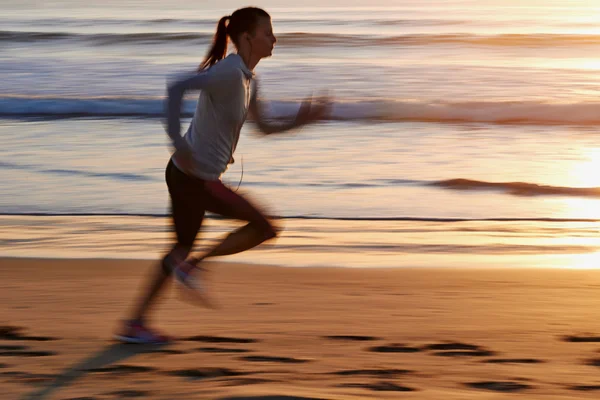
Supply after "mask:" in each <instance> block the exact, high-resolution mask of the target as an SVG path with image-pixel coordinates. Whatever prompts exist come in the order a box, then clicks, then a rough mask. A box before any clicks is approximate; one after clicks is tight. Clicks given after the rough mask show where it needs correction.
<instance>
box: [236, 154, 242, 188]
mask: <svg viewBox="0 0 600 400" xmlns="http://www.w3.org/2000/svg"><path fill="white" fill-rule="evenodd" d="M243 178H244V156H243V155H242V174H241V175H240V181H239V183H238V185H237V187H236V188H235V192H236V193H237V191H238V189H239V188H240V185H241V184H242V179H243Z"/></svg>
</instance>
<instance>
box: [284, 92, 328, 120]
mask: <svg viewBox="0 0 600 400" xmlns="http://www.w3.org/2000/svg"><path fill="white" fill-rule="evenodd" d="M332 105H333V103H332V101H331V99H330V97H329V96H319V97H318V98H317V99H316V101H314V102H313V99H312V96H311V97H308V98H307V99H305V100H304V101H303V102H302V104H300V109H299V110H298V114H297V115H296V119H295V121H294V122H295V124H296V125H297V126H301V125H306V124H309V123H311V122H315V121H319V120H322V119H325V118H326V117H327V116H329V114H330V112H331V107H332Z"/></svg>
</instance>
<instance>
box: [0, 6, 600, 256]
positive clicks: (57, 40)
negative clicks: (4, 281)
mask: <svg viewBox="0 0 600 400" xmlns="http://www.w3.org/2000/svg"><path fill="white" fill-rule="evenodd" d="M1 3H2V11H3V12H2V15H0V25H1V28H0V71H2V79H1V80H0V137H1V138H2V144H3V145H2V148H0V174H1V179H0V190H1V192H2V196H1V198H0V214H2V215H3V217H2V218H0V220H1V221H2V225H1V228H2V229H1V231H0V232H1V237H0V239H2V240H1V242H0V252H2V254H5V255H23V254H27V253H28V254H32V253H33V254H35V255H45V254H55V253H56V251H57V249H56V248H53V247H52V246H53V245H52V243H48V242H46V241H44V240H42V239H41V238H40V237H39V235H36V234H35V233H33V232H35V231H36V230H35V229H29V228H27V227H28V226H31V224H32V223H33V224H34V226H39V227H42V226H45V224H50V225H52V224H54V223H56V221H57V220H56V219H54V217H52V216H59V217H58V218H61V219H60V221H61V222H60V223H61V224H63V226H64V224H67V225H69V224H70V223H71V224H72V226H71V228H72V230H67V231H66V232H63V233H62V234H63V235H67V236H66V239H65V243H69V240H68V238H69V237H71V238H74V237H75V236H73V235H74V233H73V230H74V231H78V232H79V231H81V230H84V231H85V226H86V225H85V224H86V223H85V221H87V219H86V218H87V217H89V216H98V217H99V218H102V217H104V218H125V219H127V221H128V222H127V223H125V224H124V228H123V229H124V230H125V231H127V232H135V231H136V228H135V226H138V225H136V224H137V223H135V222H132V221H135V217H136V216H137V217H139V218H141V219H142V220H144V221H146V219H145V218H153V217H159V218H160V217H164V216H166V215H167V213H168V197H167V192H166V187H165V184H164V178H163V176H164V167H165V165H166V162H167V161H168V158H169V151H170V148H169V143H168V141H167V138H166V135H165V133H164V129H163V100H164V93H165V82H166V80H167V79H168V77H169V76H170V75H171V74H174V73H177V72H181V71H184V70H191V69H194V68H195V67H196V66H197V64H198V63H199V62H200V61H201V60H202V58H203V56H204V54H205V52H206V50H207V46H208V45H209V44H210V41H211V38H212V34H213V33H214V29H215V25H216V21H217V20H218V18H219V17H221V16H222V15H224V14H229V13H230V12H231V11H232V10H234V9H235V8H237V7H239V6H243V5H245V4H242V3H239V2H236V1H224V2H219V4H215V5H210V4H199V3H198V2H193V1H189V0H185V1H184V0H178V1H171V2H169V3H168V4H167V3H166V2H162V1H160V2H159V1H144V2H140V1H133V0H122V1H118V2H117V1H112V0H109V1H105V2H103V3H102V4H96V5H84V4H82V2H79V1H74V0H64V1H49V2H44V3H43V4H38V3H39V2H36V1H7V0H3V1H2V2H1ZM303 4H304V5H303V6H299V5H298V4H297V3H296V2H290V1H287V0H285V1H277V2H275V1H267V2H265V3H264V4H261V6H263V7H264V8H265V9H267V11H269V12H270V14H271V16H272V18H273V26H274V30H275V34H276V36H277V37H278V43H277V46H276V48H275V51H274V56H273V57H272V58H270V59H267V60H263V61H261V63H260V64H259V66H258V67H257V70H256V72H257V73H258V76H259V77H260V80H261V88H262V91H263V93H262V94H263V98H264V101H266V103H267V104H268V112H269V114H270V116H271V117H272V118H274V119H285V118H289V117H290V116H291V115H293V113H294V112H295V110H296V108H297V104H298V101H299V100H301V99H302V98H304V97H306V96H308V95H311V94H318V93H320V92H327V93H329V94H330V95H332V96H333V98H334V100H335V104H334V108H333V110H332V114H331V116H330V117H329V118H328V119H327V120H325V121H322V122H320V123H318V124H315V125H312V126H307V127H305V128H303V129H302V130H299V131H297V132H294V133H290V134H285V135H280V136H277V137H262V136H260V135H259V134H258V133H257V132H256V129H255V128H254V127H253V125H252V123H251V122H249V123H248V124H247V125H246V127H245V128H244V130H243V133H242V139H241V141H240V144H239V146H238V150H237V153H236V163H235V164H233V165H232V166H231V168H230V169H229V170H228V171H227V173H226V174H225V175H224V176H223V180H224V181H225V182H227V183H228V184H230V185H231V186H233V187H234V188H237V187H238V186H239V190H240V192H243V193H249V194H250V195H251V196H252V198H254V199H256V201H257V202H259V203H261V204H262V205H263V206H264V207H265V208H266V209H267V210H268V212H269V214H271V215H273V216H276V217H278V218H280V220H282V221H287V222H285V225H287V226H288V227H289V228H290V230H288V231H287V232H288V233H287V235H288V236H286V238H285V239H283V240H284V241H285V240H290V238H293V237H295V236H298V235H300V236H301V233H302V232H303V230H305V229H307V228H306V226H304V225H303V223H304V222H302V223H300V222H301V221H312V222H310V224H311V228H310V231H311V232H316V233H315V235H316V237H321V235H324V236H323V237H321V241H320V242H319V246H321V247H319V248H317V247H311V249H312V250H311V252H312V253H311V254H312V255H311V257H313V259H319V260H322V261H323V262H330V258H336V256H332V255H334V254H337V255H339V254H344V253H348V252H351V253H353V254H355V255H354V256H352V261H353V262H346V263H344V262H339V264H342V265H345V264H352V265H359V266H363V265H366V264H369V263H371V264H372V265H394V262H397V261H394V257H395V253H394V252H397V254H399V255H401V254H415V253H419V254H429V253H436V254H438V253H439V254H445V255H448V254H452V255H455V256H457V257H458V256H460V255H461V254H464V253H465V252H467V253H469V254H478V253H481V254H491V255H497V254H509V255H510V254H522V253H523V249H522V248H520V247H519V246H516V247H515V246H513V244H514V243H513V242H514V241H515V240H517V241H518V240H519V238H522V237H526V238H527V240H526V241H527V245H531V246H534V247H532V248H530V249H529V250H531V253H535V252H537V253H546V254H554V253H557V254H564V253H565V252H566V253H569V252H572V253H574V254H583V253H585V254H590V253H594V252H595V251H596V250H600V248H599V247H597V246H599V245H600V244H599V243H598V242H597V240H596V238H595V237H596V234H597V233H598V228H599V227H600V222H599V221H600V174H599V173H598V171H599V170H600V145H599V144H598V143H599V139H600V130H599V129H598V123H599V122H600V100H599V96H598V95H599V94H600V74H599V72H600V71H599V70H600V51H599V50H600V27H598V26H597V20H598V17H599V16H600V5H594V4H593V2H589V1H583V0H582V1H577V0H569V1H567V0H564V1H558V0H554V1H543V2H542V1H536V0H522V1H521V0H520V1H512V0H505V1H472V0H465V1H446V0H432V1H424V2H419V3H418V4H417V3H415V2H408V1H393V2H392V1H382V0H379V1H374V2H369V6H365V5H364V4H362V2H358V1H347V2H344V4H341V3H338V2H334V1H321V2H308V3H303ZM195 96H196V95H195V94H193V93H192V94H190V96H189V97H188V98H187V99H186V102H185V104H184V116H185V118H184V124H187V123H188V122H189V118H190V117H191V113H192V112H193V109H194V105H195ZM63 216H66V217H68V218H67V219H66V220H65V219H64V218H63ZM109 216H110V217H109ZM15 218H16V219H15ZM31 218H33V221H37V222H35V223H34V222H32V220H31ZM36 218H37V219H36ZM132 218H133V219H132ZM19 221H20V222H19ZM53 221H54V222H53ZM67 221H71V222H70V223H68V222H67ZM82 221H83V222H82ZM140 221H141V220H140ZM161 221H163V222H161V223H158V224H156V230H155V231H156V232H164V231H165V229H166V228H165V226H167V225H168V223H167V222H166V218H162V219H161ZM215 221H217V222H215V223H216V224H217V226H220V228H215V229H216V231H217V232H225V231H226V229H227V227H228V226H227V224H225V223H223V224H221V225H219V222H218V221H219V220H215ZM298 221H300V222H298ZM139 223H140V224H142V226H146V225H145V222H139ZM82 224H83V225H82ZM356 224H358V225H356ZM390 224H392V225H393V230H394V231H395V232H397V233H396V234H395V235H391V234H390V233H389V231H390V229H391V228H390ZM432 224H433V225H435V228H432ZM457 224H459V225H460V224H469V226H470V228H468V229H475V230H474V232H479V233H480V234H479V236H477V235H475V236H470V235H469V236H467V237H463V236H461V235H458V236H457V239H452V240H450V239H449V238H450V236H448V235H447V234H443V235H441V234H440V232H441V231H443V232H447V233H449V232H456V230H457ZM472 224H475V228H473V227H472ZM498 224H500V225H501V228H498V226H499V225H498ZM333 226H335V227H336V228H335V229H333V228H331V227H333ZM549 226H550V227H549ZM55 228H56V229H57V231H56V232H61V231H60V227H55ZM88 228H90V229H88V230H89V231H94V229H91V227H88ZM40 229H41V228H40ZM332 229H333V230H332ZM407 229H408V230H415V229H416V230H417V231H419V232H422V233H423V234H422V235H417V236H415V237H412V239H411V240H408V239H407V236H406V235H407V233H406V230H407ZM461 229H462V228H461ZM548 229H549V230H548ZM440 230H441V231H440ZM459 231H460V229H459ZM19 232H20V233H19ZM23 232H30V233H31V234H32V236H28V237H21V236H22V233H23ZM96 232H97V230H96ZM348 232H356V233H357V235H358V233H359V232H365V237H364V239H363V241H362V242H361V239H360V235H358V236H357V237H354V236H353V238H352V240H346V239H340V238H341V237H344V238H345V237H346V236H345V234H347V233H348ZM367 232H370V233H367ZM374 232H375V233H374ZM582 232H583V233H582ZM325 233H326V234H325ZM56 234H59V233H56ZM70 235H71V236H70ZM340 235H341V236H340ZM382 235H383V236H382ZM440 235H441V236H440ZM548 235H550V236H548ZM125 236H127V237H130V236H129V234H127V235H125ZM409 236H410V235H409ZM15 237H19V238H20V239H15ZM379 237H385V239H381V240H383V243H385V245H383V247H381V246H382V244H381V243H382V242H379V241H378V240H379V239H377V240H375V239H373V238H379ZM432 237H433V238H437V239H439V242H437V243H427V245H425V244H426V243H425V242H428V241H430V240H431V238H432ZM549 237H551V238H552V240H547V239H548V238H549ZM325 238H328V240H329V242H328V244H327V245H326V244H324V242H323V239H325ZM336 238H338V239H339V240H338V239H336ZM482 238H485V240H483V242H485V243H486V244H485V245H483V244H482V245H481V246H479V244H478V243H483V242H482V240H481V239H482ZM97 239H98V238H97V237H96V239H93V240H92V239H90V240H91V242H90V243H88V242H85V243H88V244H85V243H83V242H81V243H82V244H81V245H80V247H79V248H78V250H77V251H76V252H73V251H72V249H71V251H70V252H69V251H66V253H68V254H75V253H76V254H77V255H86V254H94V255H97V253H96V252H95V251H94V248H97V247H98V243H97ZM138 239H139V238H138ZM165 240H166V239H165ZM407 240H408V242H407ZM449 241H450V242H452V246H450V247H448V246H446V245H448V243H449ZM119 243H120V244H118V243H116V242H115V243H113V245H112V247H111V246H108V247H107V248H106V249H105V251H103V252H102V254H104V255H107V254H108V255H123V254H125V253H127V252H128V251H132V250H131V248H129V247H127V246H126V241H125V240H123V241H121V242H119ZM161 243H162V242H161ZM286 243H287V242H286ZM361 243H362V244H361ZM378 243H379V244H378ZM490 243H492V244H494V243H495V244H499V245H501V246H504V247H501V249H502V250H498V249H500V248H495V250H493V249H491V247H490ZM63 245H64V243H63ZM138 245H139V247H136V248H135V252H136V254H139V253H144V252H147V254H150V253H152V251H153V250H154V249H156V246H153V245H150V244H147V245H143V244H141V243H138ZM305 245H306V243H304V242H303V240H298V241H295V242H294V241H292V243H287V244H286V245H285V246H283V247H280V250H277V251H285V250H286V249H287V250H292V253H294V254H295V253H296V252H301V251H304V250H301V249H306V247H303V246H305ZM431 245H434V246H436V245H439V246H441V247H439V246H438V247H435V248H432V247H431ZM571 245H573V246H571ZM286 246H288V247H286ZM444 246H446V247H444ZM535 246H542V247H539V248H538V247H535ZM565 246H567V247H565ZM570 246H571V247H570ZM578 246H579V247H578ZM67 247H68V246H67ZM101 247H102V246H101ZM382 249H383V250H382ZM436 249H437V250H436ZM440 249H441V250H440ZM466 249H468V250H466ZM532 249H537V250H532ZM529 250H527V251H526V252H527V253H529ZM271 251H275V250H271ZM383 253H384V254H383ZM152 254H154V253H152ZM270 254H272V253H270ZM324 254H327V255H328V256H327V257H325V258H323V257H324V256H323V255H324ZM357 254H358V255H357ZM359 255H360V256H359ZM263 256H264V254H263ZM378 257H379V258H378ZM398 257H399V256H398ZM327 260H329V261H327ZM337 260H338V261H339V257H337ZM367 260H368V261H367ZM382 260H385V261H382ZM307 263H309V264H311V263H310V262H307ZM371 264H370V265H371ZM586 265H588V266H589V265H590V264H589V263H587V264H586Z"/></svg>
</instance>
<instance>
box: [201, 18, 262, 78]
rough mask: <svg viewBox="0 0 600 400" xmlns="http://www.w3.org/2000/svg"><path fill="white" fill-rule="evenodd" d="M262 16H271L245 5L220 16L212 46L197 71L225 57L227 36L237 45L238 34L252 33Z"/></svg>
mask: <svg viewBox="0 0 600 400" xmlns="http://www.w3.org/2000/svg"><path fill="white" fill-rule="evenodd" d="M263 17H267V18H271V17H270V15H269V14H268V13H267V12H266V11H265V10H263V9H260V8H256V7H245V8H240V9H239V10H236V11H234V12H233V14H231V15H227V16H225V17H223V18H221V19H220V20H219V23H218V24H217V32H216V33H215V36H214V38H213V44H212V47H211V48H210V50H209V51H208V54H207V55H206V58H205V59H204V61H202V63H201V64H200V66H199V67H198V71H203V70H205V69H208V68H210V67H212V66H213V65H215V64H216V63H217V62H218V61H219V60H222V59H223V58H225V55H226V54H227V38H228V37H229V38H231V40H232V41H233V43H234V44H236V45H237V40H238V38H239V36H240V34H242V33H245V32H248V33H254V30H255V29H256V25H257V24H258V20H259V19H260V18H263Z"/></svg>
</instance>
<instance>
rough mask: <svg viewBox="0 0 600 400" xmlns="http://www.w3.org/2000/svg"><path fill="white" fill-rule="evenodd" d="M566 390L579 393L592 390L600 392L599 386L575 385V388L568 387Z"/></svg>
mask: <svg viewBox="0 0 600 400" xmlns="http://www.w3.org/2000/svg"><path fill="white" fill-rule="evenodd" d="M567 389H571V390H578V391H581V392H591V391H593V390H600V385H577V386H569V387H567Z"/></svg>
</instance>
